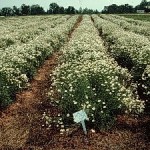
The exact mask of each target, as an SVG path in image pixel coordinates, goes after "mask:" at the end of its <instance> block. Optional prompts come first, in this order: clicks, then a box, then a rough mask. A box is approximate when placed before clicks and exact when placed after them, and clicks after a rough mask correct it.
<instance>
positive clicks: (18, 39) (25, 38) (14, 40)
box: [0, 15, 70, 50]
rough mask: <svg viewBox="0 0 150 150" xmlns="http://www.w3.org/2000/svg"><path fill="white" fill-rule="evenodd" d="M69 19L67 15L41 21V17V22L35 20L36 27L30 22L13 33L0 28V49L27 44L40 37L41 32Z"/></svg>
mask: <svg viewBox="0 0 150 150" xmlns="http://www.w3.org/2000/svg"><path fill="white" fill-rule="evenodd" d="M69 17H70V16H69V15H66V16H56V17H55V16H53V17H51V18H48V19H46V18H45V19H44V20H43V21H42V17H41V21H38V19H37V22H36V25H34V26H33V25H31V24H30V22H31V21H32V20H30V22H29V24H30V26H28V23H27V24H26V25H24V26H22V27H21V28H20V29H19V26H18V29H15V30H13V31H8V30H7V28H5V29H4V28H2V31H3V32H2V33H1V36H0V48H1V49H3V50H4V49H5V48H6V47H8V46H10V45H14V44H17V45H18V44H22V43H27V42H29V41H31V40H33V39H34V38H35V37H36V36H38V35H40V34H41V33H42V32H43V31H45V30H47V29H49V28H54V27H55V26H56V25H58V24H60V23H62V22H65V21H66V20H67V19H68V18H69ZM42 22H44V23H42ZM5 31H6V32H5Z"/></svg>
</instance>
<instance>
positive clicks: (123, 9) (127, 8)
mask: <svg viewBox="0 0 150 150" xmlns="http://www.w3.org/2000/svg"><path fill="white" fill-rule="evenodd" d="M137 10H144V11H145V12H150V1H149V2H148V1H147V0H142V1H141V3H140V4H139V5H137V6H135V7H133V6H132V5H129V4H124V5H116V4H112V5H109V6H105V7H104V9H103V11H102V13H107V14H116V13H136V12H137Z"/></svg>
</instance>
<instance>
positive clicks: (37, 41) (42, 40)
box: [0, 16, 78, 105]
mask: <svg viewBox="0 0 150 150" xmlns="http://www.w3.org/2000/svg"><path fill="white" fill-rule="evenodd" d="M64 17H65V16H64ZM65 18H66V17H65ZM67 18H68V16H67ZM77 18H78V16H73V17H71V18H70V19H68V20H67V21H65V22H63V24H60V23H61V22H62V20H64V19H62V17H61V18H60V20H61V21H57V23H58V24H59V25H57V26H56V27H55V28H51V27H48V26H47V29H46V30H45V31H43V32H41V34H40V35H39V36H37V37H35V38H34V39H33V40H31V41H30V42H28V43H25V44H20V43H18V44H14V45H12V46H9V47H7V48H5V49H1V50H0V51H1V55H0V81H1V82H0V105H7V104H8V103H9V102H10V101H11V100H12V98H11V97H12V96H13V94H15V92H16V91H17V90H19V89H21V88H23V87H24V86H25V84H26V83H27V82H28V79H29V78H31V77H32V76H33V75H34V73H35V72H36V69H37V67H38V66H40V65H41V63H43V61H44V59H45V58H46V57H48V56H50V55H51V54H52V52H54V51H55V50H59V48H60V47H61V46H62V45H63V44H65V42H66V41H67V39H68V34H69V33H70V31H71V29H72V28H73V26H74V24H75V23H76V21H77ZM58 20H59V19H58ZM65 20H66V19H65Z"/></svg>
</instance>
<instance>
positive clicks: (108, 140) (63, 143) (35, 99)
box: [0, 17, 150, 150]
mask: <svg viewBox="0 0 150 150" xmlns="http://www.w3.org/2000/svg"><path fill="white" fill-rule="evenodd" d="M81 20H82V18H81V17H80V18H79V20H78V22H77V24H75V26H74V28H73V30H72V32H73V31H74V30H75V29H76V28H77V27H78V26H79V23H80V22H81ZM72 32H71V33H70V34H69V38H71V35H72ZM60 55H61V52H56V53H54V54H53V55H52V56H51V57H49V58H48V59H47V60H46V61H45V63H44V64H43V66H42V67H41V68H39V70H38V72H37V75H36V76H35V77H34V79H33V81H31V85H30V87H29V88H28V89H27V90H25V91H22V92H21V93H18V94H17V96H16V97H17V98H16V102H15V103H14V104H12V105H11V106H9V107H8V108H7V109H6V110H4V111H2V112H1V118H0V149H2V150H50V149H53V150H62V149H65V150H72V149H76V150H84V149H89V150H149V149H150V137H149V134H148V133H149V131H150V129H149V124H150V120H149V118H143V119H141V120H140V119H139V120H137V119H132V118H129V117H127V116H118V120H117V122H118V124H117V125H116V126H115V127H114V128H112V129H111V130H109V131H101V132H97V131H95V132H94V131H91V130H90V129H88V135H87V136H85V135H84V134H83V131H82V128H81V127H78V126H73V127H72V128H70V132H69V133H66V134H64V135H61V134H60V133H59V130H58V129H57V128H56V127H53V126H52V127H50V128H49V127H47V126H46V125H45V122H44V120H43V119H42V114H43V112H49V114H50V115H54V116H55V115H56V114H57V113H58V112H59V110H58V108H56V107H54V106H53V105H52V104H51V103H50V102H49V100H48V96H47V92H48V90H49V87H50V86H51V76H50V74H51V73H52V71H53V70H54V68H55V67H56V66H57V64H58V58H59V56H60ZM87 128H88V127H87Z"/></svg>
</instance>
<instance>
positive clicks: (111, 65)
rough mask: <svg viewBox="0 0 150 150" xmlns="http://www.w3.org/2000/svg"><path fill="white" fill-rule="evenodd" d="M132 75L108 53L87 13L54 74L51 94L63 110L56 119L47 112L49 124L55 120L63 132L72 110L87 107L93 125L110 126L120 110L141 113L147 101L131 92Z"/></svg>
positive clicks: (52, 99)
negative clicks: (129, 82) (144, 101)
mask: <svg viewBox="0 0 150 150" xmlns="http://www.w3.org/2000/svg"><path fill="white" fill-rule="evenodd" d="M130 78H131V76H130V74H129V73H128V71H127V69H124V68H121V67H120V66H118V65H117V63H116V62H115V60H114V59H113V58H111V57H110V56H109V55H108V54H107V52H106V49H105V47H104V45H103V41H102V39H100V37H99V33H98V31H97V29H96V28H95V27H94V24H93V22H92V21H91V18H90V16H87V15H84V16H83V20H82V22H81V23H80V25H79V27H78V28H77V29H76V30H75V31H74V33H73V35H72V38H71V40H70V41H69V43H67V45H66V46H65V47H64V49H63V55H62V57H61V58H60V64H59V65H58V67H57V68H56V69H55V71H54V72H53V74H52V82H53V83H52V87H50V91H49V93H48V95H49V97H50V100H51V103H52V104H54V105H56V106H58V107H59V108H60V110H61V113H60V114H58V118H57V116H55V117H56V120H57V121H54V119H53V117H52V116H49V115H48V114H46V113H44V114H43V115H44V116H43V117H44V118H45V119H46V124H48V125H51V124H52V122H55V123H56V125H57V126H58V127H61V132H63V131H65V129H66V131H67V126H68V125H70V124H72V123H73V115H72V114H73V113H75V112H77V111H80V110H84V111H85V112H86V113H87V115H88V118H89V121H88V123H89V124H90V125H92V127H96V128H109V127H110V126H111V125H112V124H113V123H114V122H115V118H116V116H117V115H118V114H120V113H131V114H132V113H133V114H139V113H141V112H142V111H143V108H144V103H143V102H142V101H140V100H138V97H136V95H134V94H133V93H132V88H131V86H129V84H128V83H127V81H130ZM127 85H128V88H127Z"/></svg>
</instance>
